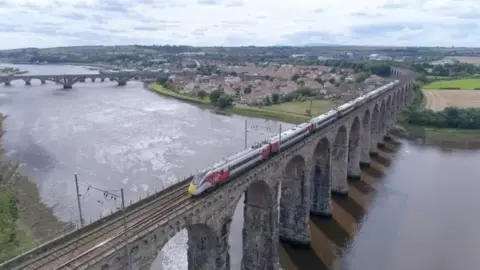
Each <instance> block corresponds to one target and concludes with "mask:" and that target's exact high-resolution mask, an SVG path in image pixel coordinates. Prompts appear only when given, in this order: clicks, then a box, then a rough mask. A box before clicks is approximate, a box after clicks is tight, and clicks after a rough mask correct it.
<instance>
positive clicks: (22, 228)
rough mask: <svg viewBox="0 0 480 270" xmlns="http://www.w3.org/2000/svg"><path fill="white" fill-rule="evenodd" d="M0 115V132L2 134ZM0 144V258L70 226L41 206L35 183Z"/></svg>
mask: <svg viewBox="0 0 480 270" xmlns="http://www.w3.org/2000/svg"><path fill="white" fill-rule="evenodd" d="M5 118H6V116H4V115H0V136H1V135H3V134H4V130H3V121H4V120H5ZM0 139H1V137H0ZM18 168H19V166H18V163H17V162H12V161H11V160H9V159H7V158H6V157H5V156H4V150H3V145H2V144H0V175H1V180H0V224H1V226H0V262H3V261H6V260H8V259H11V258H13V257H15V256H17V255H20V254H21V253H23V252H25V251H28V250H30V249H32V248H34V247H36V246H37V245H39V244H42V243H45V242H47V241H49V240H52V239H53V238H56V237H58V236H60V235H62V234H64V233H65V232H67V231H69V230H72V229H73V228H74V227H73V225H71V224H67V223H64V222H61V221H59V220H58V219H57V218H56V217H55V216H54V215H53V211H52V209H51V208H48V207H47V206H45V205H44V204H43V203H42V201H41V197H40V194H39V192H38V188H37V185H36V184H35V183H34V182H32V181H30V180H29V179H28V177H26V176H24V175H22V174H20V173H19V172H18Z"/></svg>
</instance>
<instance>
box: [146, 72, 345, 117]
mask: <svg viewBox="0 0 480 270" xmlns="http://www.w3.org/2000/svg"><path fill="white" fill-rule="evenodd" d="M150 89H151V90H152V91H154V92H156V93H158V94H161V95H164V96H168V97H172V98H176V99H179V100H182V101H185V102H189V103H194V104H198V105H202V106H205V107H210V108H213V109H214V110H215V111H216V112H219V113H227V114H229V113H230V114H239V115H245V116H252V117H259V118H268V119H274V120H280V121H284V122H289V123H293V124H298V123H302V122H305V121H308V120H309V119H310V118H311V117H312V116H313V115H319V114H322V113H324V112H327V111H328V110H330V109H332V108H335V107H336V106H337V103H336V102H333V101H329V100H316V99H313V96H314V93H313V91H311V90H310V89H308V88H299V89H298V90H297V91H295V92H293V93H290V94H289V95H285V96H281V95H278V94H273V95H271V96H267V97H266V98H265V100H264V103H263V104H262V105H260V106H258V107H257V106H246V105H235V104H234V97H233V96H231V95H228V94H226V93H224V92H223V91H220V90H215V91H212V92H211V93H207V92H205V91H199V92H198V93H197V95H196V96H193V95H187V94H185V93H182V92H180V91H179V90H176V89H171V88H169V84H168V82H166V81H160V82H159V80H158V79H157V81H156V82H155V83H153V84H152V85H151V87H150Z"/></svg>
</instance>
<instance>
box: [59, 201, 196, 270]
mask: <svg viewBox="0 0 480 270" xmlns="http://www.w3.org/2000/svg"><path fill="white" fill-rule="evenodd" d="M202 203H204V202H203V201H202V200H195V199H193V198H192V197H191V196H190V195H188V194H184V195H183V197H182V198H179V199H176V200H172V202H171V204H169V205H168V207H165V208H163V210H162V211H157V212H156V213H155V214H153V215H150V216H148V217H147V218H145V219H143V220H142V221H141V222H138V223H137V226H133V227H130V228H128V229H127V231H126V233H124V234H119V235H116V236H113V237H111V238H109V239H107V240H106V241H104V242H103V243H100V244H98V245H96V246H94V247H92V248H90V249H87V250H85V249H82V250H81V251H79V252H75V253H76V254H77V256H75V257H73V258H72V259H71V260H70V261H67V262H65V263H64V264H62V265H60V266H58V267H55V268H52V269H55V270H60V269H61V270H66V269H69V270H70V269H87V268H88V267H89V265H90V263H95V262H96V261H98V260H99V259H101V258H102V257H103V256H104V255H105V254H107V253H109V252H112V251H115V250H120V249H124V248H125V243H126V242H127V241H128V239H130V238H131V237H133V236H136V235H141V234H142V232H146V231H148V229H149V228H152V227H154V226H158V225H159V224H164V223H166V222H168V221H169V220H170V219H171V218H175V217H176V216H177V215H181V214H183V213H185V212H186V211H188V210H189V209H191V208H193V207H196V206H198V205H200V204H202Z"/></svg>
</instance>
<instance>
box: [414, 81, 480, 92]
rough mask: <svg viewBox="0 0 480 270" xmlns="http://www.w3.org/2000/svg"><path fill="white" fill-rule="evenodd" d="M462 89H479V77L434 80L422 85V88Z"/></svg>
mask: <svg viewBox="0 0 480 270" xmlns="http://www.w3.org/2000/svg"><path fill="white" fill-rule="evenodd" d="M448 88H450V89H463V90H472V89H475V88H479V89H480V79H462V80H451V81H446V80H445V81H444V80H440V81H434V82H431V83H429V84H426V85H424V86H423V89H427V90H428V89H436V90H437V89H448Z"/></svg>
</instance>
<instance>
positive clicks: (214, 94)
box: [210, 90, 223, 105]
mask: <svg viewBox="0 0 480 270" xmlns="http://www.w3.org/2000/svg"><path fill="white" fill-rule="evenodd" d="M222 94H223V92H222V91H220V90H214V91H212V92H211V93H210V102H211V103H212V104H213V105H217V101H218V99H219V98H220V96H221V95H222Z"/></svg>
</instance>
